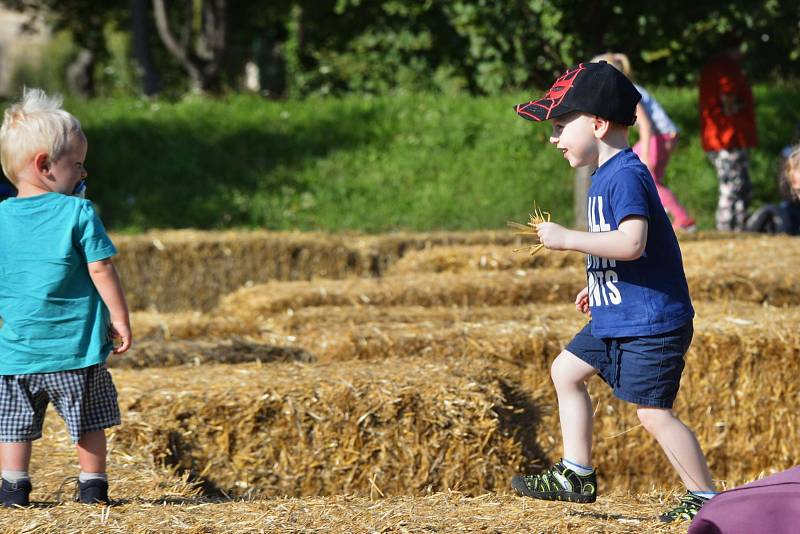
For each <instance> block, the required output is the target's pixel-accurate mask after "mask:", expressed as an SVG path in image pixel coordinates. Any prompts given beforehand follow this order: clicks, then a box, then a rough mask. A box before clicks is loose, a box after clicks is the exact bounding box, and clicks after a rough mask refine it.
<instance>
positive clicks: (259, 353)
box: [108, 336, 315, 369]
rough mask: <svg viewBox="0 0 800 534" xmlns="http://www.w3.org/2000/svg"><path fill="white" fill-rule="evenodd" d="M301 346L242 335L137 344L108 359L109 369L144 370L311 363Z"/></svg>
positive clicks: (309, 354) (311, 358)
mask: <svg viewBox="0 0 800 534" xmlns="http://www.w3.org/2000/svg"><path fill="white" fill-rule="evenodd" d="M314 359H315V358H314V356H313V355H312V354H311V353H309V352H308V351H306V350H305V349H303V348H301V347H296V346H289V345H282V344H274V343H263V342H261V341H258V340H254V339H251V338H248V337H244V336H233V337H229V338H227V339H215V340H204V339H198V340H174V341H140V342H137V343H136V344H135V345H134V346H133V348H132V349H131V350H129V351H128V352H126V353H125V354H120V355H115V356H112V357H111V358H109V360H108V365H109V367H114V368H126V369H144V368H148V367H172V366H177V365H185V364H192V365H202V364H207V363H247V362H263V363H268V362H288V361H299V362H312V361H314Z"/></svg>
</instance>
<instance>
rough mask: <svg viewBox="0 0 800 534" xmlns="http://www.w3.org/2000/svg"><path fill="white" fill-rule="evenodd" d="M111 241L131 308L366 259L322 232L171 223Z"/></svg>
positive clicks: (191, 305)
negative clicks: (192, 227)
mask: <svg viewBox="0 0 800 534" xmlns="http://www.w3.org/2000/svg"><path fill="white" fill-rule="evenodd" d="M115 241H116V244H117V246H118V248H119V256H118V258H117V259H116V260H115V264H116V266H117V268H118V269H119V271H120V277H121V279H122V280H123V283H124V285H125V288H126V294H127V296H128V301H129V305H130V307H131V309H134V310H143V309H151V308H156V309H158V310H161V311H174V310H187V309H196V310H209V309H211V308H212V307H213V306H214V304H215V303H216V302H217V299H218V298H219V296H220V295H224V294H226V293H229V292H231V291H233V290H235V289H237V288H239V287H242V286H245V285H248V284H253V283H257V282H265V281H268V280H274V279H277V280H305V279H309V278H312V277H314V276H322V277H330V278H342V277H344V276H352V275H360V274H364V273H368V272H369V269H370V262H371V259H370V258H368V257H365V256H363V255H362V254H360V253H359V251H358V250H356V249H354V248H352V247H350V246H349V245H348V244H347V243H346V240H345V238H344V237H333V236H324V235H321V234H299V233H267V232H196V231H172V232H157V233H147V234H143V235H140V236H119V237H116V236H115Z"/></svg>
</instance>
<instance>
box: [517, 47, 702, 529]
mask: <svg viewBox="0 0 800 534" xmlns="http://www.w3.org/2000/svg"><path fill="white" fill-rule="evenodd" d="M639 99H640V95H639V93H638V92H637V91H636V89H635V88H634V86H633V84H631V82H630V81H629V80H628V79H627V78H626V77H625V76H624V75H623V74H622V73H621V72H619V71H618V70H617V69H615V68H614V67H612V66H611V65H609V64H607V63H605V62H600V63H582V64H580V65H578V66H576V67H574V68H572V69H570V70H568V71H567V72H566V73H565V74H564V75H563V76H562V77H560V78H559V79H558V80H556V82H555V84H554V85H553V86H552V87H551V88H550V90H549V91H548V93H547V94H546V95H545V96H544V97H543V98H541V99H539V100H535V101H533V102H529V103H527V104H520V105H518V106H516V111H517V113H518V114H519V115H520V116H522V117H523V118H526V119H528V120H534V121H543V120H551V121H552V127H553V132H552V135H551V137H550V143H551V144H553V145H555V146H556V148H558V150H560V151H561V152H562V154H563V155H564V158H565V159H566V160H567V161H568V162H569V164H570V166H572V167H581V166H584V165H595V166H597V167H598V169H597V171H596V172H595V173H594V175H593V177H592V184H591V187H590V188H589V194H588V196H589V198H588V215H589V219H588V220H589V231H588V232H581V231H576V230H568V229H566V228H564V227H562V226H560V225H558V224H555V223H550V222H548V223H542V224H539V225H538V226H537V232H538V235H539V239H540V241H541V243H542V244H544V246H545V247H546V248H548V249H551V250H577V251H580V252H583V253H585V254H587V255H588V257H587V265H586V270H587V279H588V283H587V286H586V287H585V288H584V289H583V290H582V291H581V292H580V293H578V295H577V297H576V299H575V306H576V307H577V308H578V310H579V311H581V312H583V313H585V314H587V315H589V316H590V318H591V321H590V322H589V323H588V324H587V325H586V326H585V327H584V328H583V330H581V331H580V332H579V333H578V334H577V335H576V336H575V338H574V339H573V340H572V341H571V342H570V343H569V345H567V348H566V349H565V350H564V351H562V352H561V354H559V355H558V357H557V358H556V359H555V361H554V362H553V365H552V368H551V376H552V379H553V384H554V385H555V388H556V392H557V394H558V409H559V418H560V421H561V432H562V436H563V441H564V456H563V458H562V459H561V461H559V462H558V463H556V464H555V465H554V466H553V467H551V468H550V469H548V470H546V471H545V472H544V473H542V474H538V475H528V476H516V477H514V478H513V480H512V487H513V488H514V489H515V490H516V491H517V492H518V493H520V494H522V495H525V496H528V497H533V498H537V499H546V500H563V501H572V502H583V503H588V502H594V501H595V498H596V494H597V480H596V475H595V470H594V469H593V468H592V467H591V465H592V462H591V450H592V403H591V400H590V398H589V393H588V391H587V388H586V380H587V379H589V378H590V377H592V376H593V375H596V374H599V375H600V377H601V378H602V379H603V380H605V381H606V382H607V383H608V385H609V386H610V387H611V388H612V389H613V391H614V395H615V396H617V397H618V398H620V399H622V400H625V401H628V402H631V403H634V404H636V405H637V414H638V416H639V420H640V421H641V422H642V426H644V428H645V429H646V430H647V431H648V432H650V434H652V435H653V436H654V437H655V438H656V440H657V441H658V443H659V444H660V445H661V447H662V448H663V449H664V452H665V454H666V455H667V457H668V459H669V461H670V462H671V463H672V465H673V467H674V468H675V470H676V471H677V472H678V475H679V476H680V477H681V480H683V482H684V484H685V485H686V487H687V489H688V491H687V493H686V495H685V496H684V497H683V499H681V503H680V504H679V505H678V506H677V507H676V508H674V509H673V510H670V511H669V512H666V513H665V514H663V515H662V516H661V520H662V521H665V522H670V521H674V520H685V519H691V518H693V517H694V515H695V514H696V513H697V512H698V511H699V509H700V507H701V506H702V505H703V503H705V502H706V501H707V500H708V499H710V498H711V497H712V496H713V495H714V494H715V492H714V484H713V482H712V480H711V474H710V473H709V471H708V467H707V465H706V460H705V457H704V456H703V452H702V451H701V449H700V445H699V444H698V442H697V439H696V438H695V435H694V433H693V432H692V431H691V430H689V428H687V427H686V425H684V424H683V423H682V422H681V421H680V420H679V419H678V418H677V417H676V415H675V414H674V413H673V412H672V410H671V408H672V403H673V402H674V400H675V396H676V395H677V393H678V387H679V386H680V378H681V372H682V371H683V366H684V360H683V357H684V355H685V354H686V351H687V349H688V348H689V344H690V343H691V340H692V333H693V331H692V319H693V317H694V310H693V308H692V303H691V300H690V298H689V289H688V285H687V283H686V276H685V275H684V272H683V263H682V259H681V251H680V248H679V247H678V241H677V239H676V237H675V233H674V231H673V230H672V226H671V225H670V222H669V219H668V217H667V214H666V212H665V211H664V208H663V207H662V205H661V201H660V200H659V198H658V192H657V190H656V186H655V183H654V182H653V178H652V176H651V175H650V172H649V171H648V170H647V167H645V166H644V164H642V162H641V161H640V160H639V158H638V157H637V156H636V155H635V154H634V153H633V152H632V151H631V149H630V148H629V147H628V127H629V126H631V125H633V124H634V122H635V120H636V111H635V110H636V105H637V103H638V102H639Z"/></svg>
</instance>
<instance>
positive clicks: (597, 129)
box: [592, 115, 611, 139]
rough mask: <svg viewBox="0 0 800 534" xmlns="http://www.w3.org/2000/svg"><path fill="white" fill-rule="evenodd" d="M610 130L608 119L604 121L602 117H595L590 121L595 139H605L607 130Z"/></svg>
mask: <svg viewBox="0 0 800 534" xmlns="http://www.w3.org/2000/svg"><path fill="white" fill-rule="evenodd" d="M610 128H611V121H610V120H608V119H604V118H603V117H598V116H596V115H595V117H594V119H592V131H593V133H594V137H595V139H602V138H603V137H605V135H606V133H608V130H609V129H610Z"/></svg>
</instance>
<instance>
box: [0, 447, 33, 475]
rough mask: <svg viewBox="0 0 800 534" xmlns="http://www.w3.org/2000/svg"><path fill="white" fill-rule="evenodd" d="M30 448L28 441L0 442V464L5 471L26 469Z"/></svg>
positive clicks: (31, 448)
mask: <svg viewBox="0 0 800 534" xmlns="http://www.w3.org/2000/svg"><path fill="white" fill-rule="evenodd" d="M32 450H33V443H31V442H30V441H14V442H8V443H0V466H2V468H3V469H4V470H6V471H27V470H28V466H29V465H30V463H31V451H32Z"/></svg>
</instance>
